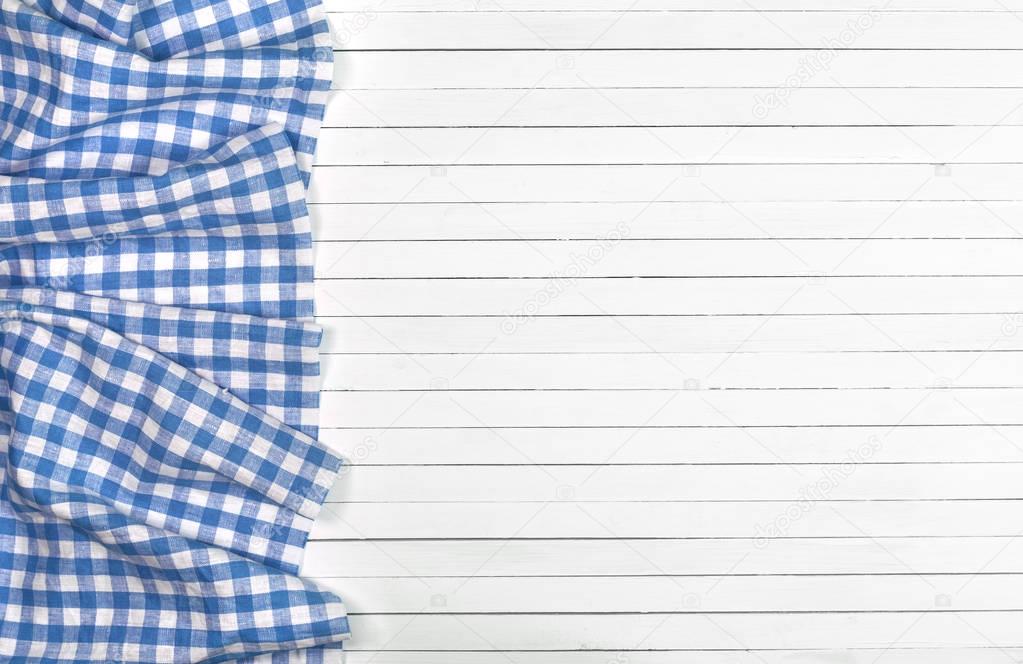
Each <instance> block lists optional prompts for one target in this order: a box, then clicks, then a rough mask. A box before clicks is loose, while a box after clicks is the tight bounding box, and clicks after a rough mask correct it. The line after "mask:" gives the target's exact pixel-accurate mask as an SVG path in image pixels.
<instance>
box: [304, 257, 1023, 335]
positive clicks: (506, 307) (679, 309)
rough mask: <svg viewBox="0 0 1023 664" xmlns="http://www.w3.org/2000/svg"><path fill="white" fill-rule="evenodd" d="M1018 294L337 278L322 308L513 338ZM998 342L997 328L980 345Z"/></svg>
mask: <svg viewBox="0 0 1023 664" xmlns="http://www.w3.org/2000/svg"><path fill="white" fill-rule="evenodd" d="M1021 288H1023V279H1021V278H1020V277H973V278H962V277H904V278H891V277H863V278H855V277H853V278H844V277H827V278H824V277H818V276H816V275H809V276H805V277H795V278H784V277H782V278H775V277H750V278H744V279H730V278H721V279H713V278H690V279H640V278H634V279H600V278H597V279H576V280H572V279H568V278H565V277H562V276H557V275H556V276H554V277H553V278H538V279H440V280H437V279H386V280H366V279H332V280H321V281H319V282H318V283H317V298H318V300H317V301H318V302H319V305H320V306H319V313H320V315H326V316H342V315H344V316H418V315H428V316H439V315H447V316H451V315H459V316H461V315H490V316H498V317H502V318H503V320H501V323H500V327H499V328H498V333H497V334H498V335H499V334H506V335H510V334H515V333H517V332H518V331H519V330H520V329H522V328H526V327H528V326H529V325H531V324H532V323H533V322H535V318H534V317H535V316H537V315H543V316H566V315H586V316H592V315H608V314H615V315H645V314H657V315H661V316H663V315H670V314H680V315H681V314H684V315H688V316H700V315H708V314H746V315H750V314H766V315H777V314H803V315H805V314H846V315H848V314H899V313H1001V312H1005V313H1011V312H1015V311H1018V307H1019V293H1020V292H1021ZM760 322H761V323H763V321H760ZM884 329H885V328H884V327H883V325H882V326H881V329H880V330H878V332H879V333H881V334H882V335H883V334H884ZM1001 336H1003V335H1002V332H1001V327H999V328H998V329H997V330H995V329H994V327H992V328H990V332H989V334H988V335H985V336H983V337H981V338H979V343H981V344H984V343H987V344H994V343H996V342H997V338H998V337H1001ZM639 342H640V343H641V344H642V339H640V340H639ZM396 350H398V351H399V352H401V351H403V350H404V349H401V348H397V349H396ZM479 350H483V349H482V348H481V349H479ZM646 350H650V348H647V349H646Z"/></svg>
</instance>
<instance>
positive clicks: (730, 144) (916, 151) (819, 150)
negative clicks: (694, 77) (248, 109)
mask: <svg viewBox="0 0 1023 664" xmlns="http://www.w3.org/2000/svg"><path fill="white" fill-rule="evenodd" d="M1020 27H1021V29H1023V22H1021V23H1020ZM1021 43H1023V40H1021ZM1020 103H1021V106H1023V98H1021V100H1020ZM1021 151H1023V127H800V128H795V127H657V128H648V127H585V128H542V127H541V128H494V129H483V128H477V129H458V128H450V129H402V130H400V131H395V130H393V129H324V130H323V132H322V134H321V139H320V143H319V149H318V151H317V155H316V163H317V164H319V165H323V166H358V165H392V164H396V165H416V164H418V165H424V164H425V165H437V164H441V165H451V164H463V165H468V164H484V165H491V164H683V163H700V164H703V163H719V164H725V163H734V164H775V163H786V164H815V163H821V164H834V163H850V164H854V163H867V164H877V163H926V164H932V163H935V162H940V163H948V164H954V163H1011V162H1019V161H1020V156H1019V155H1020V152H1021Z"/></svg>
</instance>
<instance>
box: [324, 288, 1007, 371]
mask: <svg viewBox="0 0 1023 664" xmlns="http://www.w3.org/2000/svg"><path fill="white" fill-rule="evenodd" d="M328 286H329V285H328ZM320 302H321V306H320V311H321V312H324V311H326V310H327V309H330V308H334V309H336V308H337V306H338V305H337V303H334V304H331V301H330V299H329V297H324V298H322V299H321V300H320ZM838 313H842V314H844V315H830V314H825V315H810V316H789V315H775V316H772V317H771V318H770V319H767V318H766V317H764V316H750V315H742V314H738V315H723V316H716V315H715V316H700V315H694V316H688V315H681V316H676V317H672V316H664V315H652V316H614V317H612V316H603V315H600V314H599V313H598V314H597V316H596V317H585V318H576V317H537V318H533V319H531V320H530V321H529V322H528V324H525V325H519V326H517V327H516V328H515V329H514V334H508V333H507V330H508V329H509V328H508V324H507V318H506V316H505V314H503V313H500V314H497V315H496V316H494V317H480V316H452V317H447V316H440V317H433V316H428V317H425V318H389V317H373V316H364V317H358V318H356V317H351V316H348V317H343V318H342V317H331V316H322V317H321V318H320V319H319V321H320V324H321V325H323V326H324V328H325V336H324V342H323V346H322V348H321V350H322V352H323V353H324V354H326V355H329V354H336V353H369V354H389V355H405V354H408V353H461V354H466V355H468V356H470V357H472V356H476V355H477V354H481V353H582V354H587V353H590V354H595V355H603V354H605V353H630V354H633V355H636V354H647V353H653V354H657V353H721V352H724V353H733V352H751V353H752V352H760V353H780V352H784V353H818V352H837V351H848V352H867V351H889V352H892V351H911V352H916V353H919V352H934V351H978V350H980V351H986V350H991V351H1010V350H1021V349H1023V335H1021V334H1018V331H1019V329H1020V327H1021V326H1023V315H1020V314H1018V313H1006V314H937V315H916V314H895V315H859V314H854V313H852V312H838ZM468 359H469V358H468V357H467V358H466V362H468ZM396 361H401V360H400V358H396ZM592 361H593V362H599V361H600V358H599V357H593V358H592Z"/></svg>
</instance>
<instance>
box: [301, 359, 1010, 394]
mask: <svg viewBox="0 0 1023 664" xmlns="http://www.w3.org/2000/svg"><path fill="white" fill-rule="evenodd" d="M321 370H322V372H323V376H324V379H323V384H322V385H323V389H325V390H330V391H335V390H338V391H345V390H355V391H363V390H370V391H388V390H431V389H432V390H572V389H591V390H592V389H596V390H619V389H620V390H644V389H645V390H650V389H656V390H678V389H694V388H702V389H794V388H799V389H806V388H835V389H838V388H846V389H849V388H851V389H869V388H880V387H887V388H895V389H905V388H926V387H937V388H945V387H952V386H955V387H1021V388H1023V353H1020V352H1015V353H990V352H986V351H977V352H969V353H928V354H927V356H926V357H923V358H921V357H917V356H914V355H913V354H912V353H793V354H789V353H770V354H751V353H741V354H729V353H687V354H679V353H673V354H665V355H654V354H648V355H633V354H621V355H610V354H609V355H601V356H600V359H599V361H595V359H594V358H593V357H592V356H588V355H581V354H568V355H552V354H537V355H521V354H515V355H480V356H478V357H475V356H473V355H408V356H397V357H396V356H394V355H328V356H327V357H325V358H324V361H323V364H322V365H321Z"/></svg>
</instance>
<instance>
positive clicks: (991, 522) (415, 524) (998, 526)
mask: <svg viewBox="0 0 1023 664" xmlns="http://www.w3.org/2000/svg"><path fill="white" fill-rule="evenodd" d="M1019 457H1020V453H1019V452H1018V451H1017V453H1016V458H1017V459H1018V458H1019ZM469 472H472V471H469ZM832 507H833V508H834V509H831V508H832ZM585 508H586V511H587V512H588V513H589V514H590V515H591V516H592V517H593V518H587V516H586V515H585V514H583V513H582V512H580V511H579V508H578V506H577V505H574V504H571V503H563V502H557V503H551V504H549V505H546V506H545V507H544V508H543V509H542V510H541V509H540V506H539V505H536V504H533V503H503V502H502V503H494V502H486V503H455V502H446V503H436V502H431V503H416V502H411V503H409V502H405V503H330V504H329V506H328V508H327V509H326V510H325V511H324V513H323V515H322V516H321V518H320V519H319V520H318V521H317V522H316V526H315V527H314V529H313V533H312V539H313V540H337V539H350V540H360V539H371V540H381V539H395V538H406V539H428V538H433V539H449V538H451V539H454V538H459V539H530V538H533V539H535V538H548V539H549V538H562V539H563V538H573V539H586V538H590V539H603V540H606V539H607V538H608V537H609V533H615V535H617V536H619V537H630V538H680V539H685V538H727V537H739V538H749V537H757V538H764V539H763V540H762V541H761V543H763V542H766V540H767V538H779V537H862V536H863V532H864V531H866V532H869V533H871V534H872V535H873V536H875V537H885V538H888V537H935V536H945V537H948V536H958V537H993V536H1002V537H1014V536H1016V535H1017V534H1018V533H1019V531H1020V529H1021V527H1023V501H1018V500H961V501H952V500H940V501H870V500H868V501H862V502H834V501H819V502H815V503H812V504H811V503H804V504H798V505H797V506H796V508H794V509H793V508H792V507H791V505H790V504H784V503H781V504H780V503H775V502H700V501H696V502H672V503H665V502H629V503H588V504H586V505H585ZM523 524H525V525H523ZM342 572H343V570H342ZM413 594H414V593H413ZM539 595H542V593H538V596H539ZM494 601H495V602H499V601H500V597H499V596H495V598H494Z"/></svg>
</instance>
